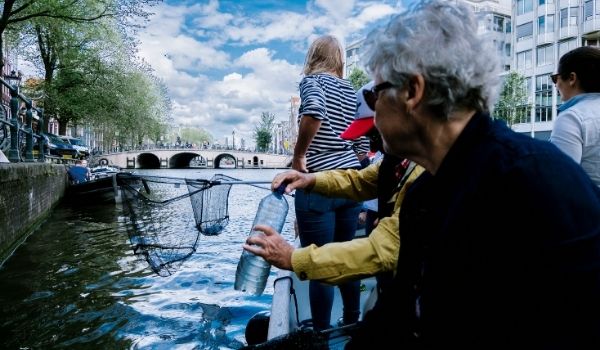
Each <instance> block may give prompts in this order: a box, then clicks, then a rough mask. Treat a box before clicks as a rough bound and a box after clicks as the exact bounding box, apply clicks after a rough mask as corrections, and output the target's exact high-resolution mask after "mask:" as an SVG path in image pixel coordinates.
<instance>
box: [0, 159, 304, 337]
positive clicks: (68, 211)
mask: <svg viewBox="0 0 600 350" xmlns="http://www.w3.org/2000/svg"><path fill="white" fill-rule="evenodd" d="M280 171H281V170H234V169H231V170H229V169H227V170H218V171H214V170H154V171H145V173H149V174H152V175H163V176H174V177H188V178H204V179H208V178H210V177H212V175H213V174H214V173H215V172H221V173H224V174H226V175H229V176H232V177H235V178H240V179H243V180H270V179H272V177H273V176H274V175H275V174H276V173H278V172H280ZM263 186H265V187H267V186H268V185H263ZM267 193H268V192H267V191H266V190H264V189H260V188H256V187H251V186H247V185H235V186H233V188H232V190H231V193H230V197H229V214H230V217H231V221H230V223H229V225H228V226H227V227H226V228H225V230H224V231H223V233H221V234H220V235H218V236H204V235H201V236H200V239H199V242H198V245H197V251H196V252H195V253H194V254H192V255H191V257H190V258H189V259H188V260H186V261H185V262H184V263H183V264H182V265H181V266H179V268H178V269H177V270H176V271H174V273H173V274H172V275H171V276H168V277H160V276H157V275H156V274H154V273H153V272H152V270H151V269H150V268H149V267H148V264H147V262H146V261H145V260H143V259H140V258H138V257H137V256H136V255H134V254H133V251H132V245H131V242H130V241H129V238H128V236H127V232H126V227H125V223H124V220H123V217H122V212H121V211H120V209H119V208H118V207H116V206H110V205H108V206H93V205H90V206H85V207H83V206H78V207H68V206H63V205H59V206H58V207H57V208H56V209H55V210H54V211H53V213H52V215H51V216H50V218H49V219H48V220H47V221H46V222H45V223H44V224H43V225H42V226H41V227H40V229H38V230H37V231H36V232H35V233H34V234H33V235H31V236H30V237H29V238H28V239H27V241H26V242H25V243H24V244H23V245H22V246H21V247H20V248H19V249H18V250H17V251H16V252H15V254H14V255H13V256H12V257H11V258H10V259H9V260H8V261H7V262H6V263H5V265H4V266H3V267H2V268H1V269H0V320H1V321H0V348H3V349H20V348H21V349H49V348H69V349H193V348H195V349H237V348H239V347H240V346H242V345H243V343H244V327H245V325H246V322H247V321H248V319H249V318H250V317H252V315H254V314H255V313H256V312H258V311H261V310H268V309H269V307H270V301H271V296H272V292H273V288H272V282H273V278H274V276H275V272H276V271H275V269H272V271H271V277H270V281H269V282H268V284H267V289H266V290H265V292H264V294H263V295H262V296H259V297H256V296H251V295H247V294H243V293H241V292H238V291H235V290H234V289H233V283H234V279H235V269H236V265H237V261H238V259H239V257H240V254H241V245H242V243H243V241H244V240H245V237H246V235H247V233H248V232H249V230H250V225H251V224H252V221H253V219H254V214H255V212H256V208H257V206H258V202H259V200H260V198H262V197H264V196H265V195H266V194H267ZM287 199H288V202H289V204H290V206H291V208H290V211H289V213H288V218H287V222H286V224H285V226H284V235H285V237H287V238H288V239H289V240H290V241H291V240H292V237H293V233H292V231H293V224H292V223H293V220H294V210H293V198H290V197H288V198H287ZM174 215H182V213H174ZM189 215H192V214H191V213H189ZM182 218H183V216H182ZM186 220H187V217H186V219H182V220H181V221H180V222H181V226H180V227H179V228H180V229H181V230H183V229H185V230H188V229H189V227H188V222H187V221H186ZM192 220H193V218H192ZM171 222H173V225H180V224H178V223H177V221H171ZM184 226H185V228H184ZM176 228H177V227H175V229H176ZM174 231H176V230H174Z"/></svg>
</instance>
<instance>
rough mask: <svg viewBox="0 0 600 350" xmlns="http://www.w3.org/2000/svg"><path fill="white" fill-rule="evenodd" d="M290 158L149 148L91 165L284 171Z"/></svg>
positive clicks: (97, 160)
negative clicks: (281, 169) (270, 169)
mask: <svg viewBox="0 0 600 350" xmlns="http://www.w3.org/2000/svg"><path fill="white" fill-rule="evenodd" d="M291 159H292V157H291V156H289V155H283V154H271V153H259V152H243V151H234V150H213V149H188V148H186V149H149V150H139V151H127V152H120V153H110V154H101V155H97V156H95V157H94V160H93V163H98V164H110V165H115V166H118V167H120V168H136V169H159V168H188V167H205V168H215V169H218V168H259V169H260V168H287V167H289V166H290V165H291Z"/></svg>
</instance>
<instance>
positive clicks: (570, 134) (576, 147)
mask: <svg viewBox="0 0 600 350" xmlns="http://www.w3.org/2000/svg"><path fill="white" fill-rule="evenodd" d="M550 142H552V143H553V144H554V145H556V147H558V148H559V149H560V150H561V151H563V152H564V153H565V154H566V155H568V156H569V157H571V158H573V160H575V162H577V163H578V164H580V163H581V154H582V152H583V137H582V135H581V119H580V118H579V117H578V116H577V115H576V114H575V113H574V112H573V111H570V110H568V109H567V110H565V111H563V112H561V113H560V115H559V116H558V118H556V120H555V122H554V127H553V129H552V133H551V134H550Z"/></svg>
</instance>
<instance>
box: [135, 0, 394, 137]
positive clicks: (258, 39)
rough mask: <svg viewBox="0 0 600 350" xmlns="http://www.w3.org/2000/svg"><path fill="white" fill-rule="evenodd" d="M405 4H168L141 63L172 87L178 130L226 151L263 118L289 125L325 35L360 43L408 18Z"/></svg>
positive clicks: (159, 10)
mask: <svg viewBox="0 0 600 350" xmlns="http://www.w3.org/2000/svg"><path fill="white" fill-rule="evenodd" d="M402 9H403V4H402V2H401V1H398V0H379V1H360V0H356V1H355V0H309V1H296V0H289V1H284V0H281V1H279V0H220V1H219V0H203V1H198V0H196V1H183V0H165V1H164V2H163V3H161V4H160V5H159V6H157V7H154V8H153V9H152V12H154V15H153V16H151V18H150V21H149V22H148V24H147V26H146V27H145V28H144V29H143V30H142V31H140V32H139V35H138V39H139V53H138V54H139V56H140V57H141V58H142V59H144V60H145V61H146V62H147V63H149V64H150V65H151V67H152V68H153V69H154V71H155V72H154V74H155V75H156V76H157V77H159V78H161V79H162V80H163V81H164V82H165V83H166V85H167V87H168V89H169V93H170V97H171V100H172V103H173V113H172V115H173V119H174V120H175V124H177V125H181V126H183V127H185V126H194V127H201V128H204V129H205V130H207V131H208V132H209V133H211V134H212V136H213V137H214V138H215V142H218V143H221V144H224V143H225V138H226V137H228V139H229V140H228V141H229V142H230V143H231V136H232V132H235V138H236V144H238V145H239V143H238V142H240V141H239V140H240V138H244V140H245V144H246V146H251V145H253V144H254V140H253V131H254V128H255V126H256V125H257V124H258V122H259V120H260V116H261V113H262V112H270V113H273V114H274V115H275V120H276V121H283V120H288V119H289V113H290V98H291V97H292V96H298V83H299V82H300V79H301V78H302V77H301V70H302V65H303V63H304V57H305V54H306V51H307V49H308V46H309V45H310V43H311V42H312V41H313V40H314V39H315V38H317V37H319V36H320V35H324V34H333V35H335V36H336V37H338V38H339V39H340V41H341V42H342V45H344V46H345V45H348V44H351V43H354V42H356V41H357V40H359V39H362V38H364V36H365V35H366V34H367V33H368V32H369V31H370V30H371V29H372V28H373V27H374V26H377V25H381V24H384V23H385V22H387V20H388V19H389V18H390V16H392V15H393V14H395V13H398V12H400V11H402Z"/></svg>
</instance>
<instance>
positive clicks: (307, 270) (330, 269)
mask: <svg viewBox="0 0 600 350" xmlns="http://www.w3.org/2000/svg"><path fill="white" fill-rule="evenodd" d="M399 213H400V210H399V209H398V210H397V211H395V212H394V213H393V214H392V216H390V217H387V218H384V219H382V220H381V222H380V223H379V225H377V227H375V229H373V232H371V234H370V235H369V236H368V237H365V238H357V239H353V240H351V241H347V242H334V243H328V244H325V245H323V246H321V247H317V246H316V245H314V244H312V245H310V246H308V247H305V248H298V249H295V250H293V252H292V254H291V265H292V269H293V271H294V272H295V273H296V275H298V277H299V278H300V279H301V280H305V279H308V280H319V281H321V282H325V283H330V284H339V283H343V282H347V281H351V280H357V279H360V278H363V277H366V276H372V275H374V274H376V273H379V272H383V271H395V268H396V262H397V257H398V250H399V249H400V238H399V234H398V215H399Z"/></svg>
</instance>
